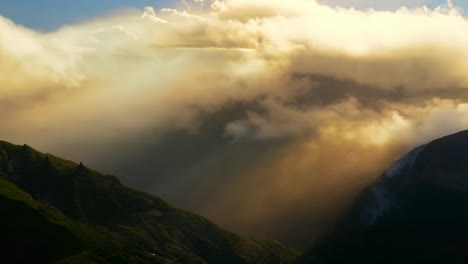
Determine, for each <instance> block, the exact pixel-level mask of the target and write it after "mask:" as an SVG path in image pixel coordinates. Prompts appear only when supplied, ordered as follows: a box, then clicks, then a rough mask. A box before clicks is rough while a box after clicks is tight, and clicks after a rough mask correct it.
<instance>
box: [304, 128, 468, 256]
mask: <svg viewBox="0 0 468 264" xmlns="http://www.w3.org/2000/svg"><path fill="white" fill-rule="evenodd" d="M297 263H468V131H463V132H460V133H457V134H454V135H450V136H447V137H443V138H441V139H437V140H435V141H433V142H431V143H429V144H427V145H424V146H421V147H418V148H416V149H414V150H413V151H411V152H409V153H408V154H407V155H406V156H404V157H403V158H402V159H400V160H398V161H397V162H395V164H394V165H393V166H392V167H391V168H390V169H389V170H388V171H387V172H385V173H384V174H383V175H382V176H381V177H380V178H379V179H378V180H377V181H376V182H375V183H374V184H373V185H372V186H370V187H369V188H367V189H366V190H365V191H364V192H363V193H361V195H359V196H358V198H357V199H356V201H355V202H354V206H352V208H351V210H350V211H349V212H348V213H347V214H345V216H344V217H343V218H342V220H341V221H339V223H338V224H337V225H336V227H335V229H334V230H333V232H331V234H330V235H329V236H327V237H325V238H324V239H323V240H321V241H320V242H319V243H318V244H317V245H316V246H315V247H314V248H312V249H311V250H309V251H308V252H306V253H305V254H303V255H302V256H301V257H300V258H299V259H298V260H297Z"/></svg>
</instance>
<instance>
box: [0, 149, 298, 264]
mask: <svg viewBox="0 0 468 264" xmlns="http://www.w3.org/2000/svg"><path fill="white" fill-rule="evenodd" d="M0 206H1V207H0V208H2V210H3V211H4V213H3V214H2V217H1V218H0V224H1V232H2V236H1V237H0V256H2V262H3V261H6V262H3V263H31V262H34V263H54V262H57V263H289V262H291V261H292V259H294V257H295V255H296V253H295V251H294V250H293V249H290V248H288V247H285V246H283V245H281V244H279V243H278V242H275V241H255V240H250V239H246V238H241V237H239V236H237V235H235V234H232V233H230V232H228V231H226V230H223V229H222V228H220V227H218V226H216V225H214V224H212V223H210V222H209V221H207V220H206V219H204V218H202V217H200V216H197V215H195V214H192V213H189V212H186V211H183V210H179V209H177V208H174V207H172V206H171V205H169V204H167V203H166V202H164V201H163V200H161V199H159V198H156V197H154V196H151V195H148V194H146V193H143V192H138V191H135V190H132V189H129V188H126V187H124V186H122V185H121V184H120V182H119V181H118V180H117V178H115V177H114V176H107V175H101V174H99V173H98V172H95V171H93V170H91V169H89V168H87V167H85V166H84V165H83V164H75V163H73V162H70V161H66V160H62V159H59V158H56V157H54V156H52V155H49V154H42V153H39V152H37V151H35V150H33V149H32V148H30V147H28V146H26V145H24V146H15V145H12V144H9V143H6V142H0Z"/></svg>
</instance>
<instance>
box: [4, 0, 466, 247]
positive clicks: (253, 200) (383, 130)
mask: <svg viewBox="0 0 468 264" xmlns="http://www.w3.org/2000/svg"><path fill="white" fill-rule="evenodd" d="M197 4H200V3H197ZM204 4H206V6H207V5H208V4H207V3H206V2H204ZM467 30H468V22H467V21H466V19H465V18H464V17H463V16H462V15H461V14H460V12H459V11H458V10H457V9H455V8H452V7H449V6H445V7H439V8H436V9H433V10H432V9H428V8H415V9H407V8H401V9H398V10H396V11H392V12H390V11H374V10H365V11H358V10H353V9H345V8H332V7H330V6H327V5H322V4H319V3H317V2H314V1H306V0H292V1H289V2H288V3H285V2H284V1H271V0H269V1H266V0H255V1H252V0H249V1H246V0H230V1H214V2H212V5H211V8H210V9H209V10H203V9H202V8H199V9H196V10H195V9H192V11H190V10H185V11H183V10H176V9H162V10H154V9H153V8H151V7H147V8H145V9H144V10H141V11H138V12H137V11H129V12H126V13H123V14H115V15H112V16H108V17H103V18H99V19H95V20H92V21H88V22H83V23H80V24H76V25H70V26H66V27H64V28H61V29H59V30H58V31H56V32H51V33H39V32H35V31H33V30H30V29H27V28H24V27H21V26H19V25H16V24H15V23H14V22H12V21H10V20H8V19H7V18H0V71H1V72H2V74H1V75H0V83H1V85H0V114H1V116H2V123H1V124H0V137H1V138H2V139H5V140H10V141H13V142H16V143H28V144H30V145H34V146H37V147H38V148H39V149H41V150H45V151H49V152H53V153H56V154H58V155H63V156H65V157H68V158H71V159H74V160H79V161H84V162H86V163H87V164H88V165H90V166H93V167H96V168H97V169H101V170H104V171H107V172H110V173H116V174H117V175H119V177H120V178H121V179H123V181H124V182H125V183H128V184H130V185H131V186H134V187H137V188H140V189H143V190H146V191H151V192H153V193H155V194H158V195H161V196H162V197H163V198H166V199H168V200H169V201H170V202H174V203H176V205H178V206H181V207H184V208H187V209H191V210H195V211H196V212H199V213H202V214H203V215H206V216H208V217H209V218H210V219H213V220H215V221H216V222H218V223H220V224H222V225H224V226H227V227H229V228H231V229H233V230H236V231H239V232H242V233H248V234H255V235H259V236H272V237H274V238H281V239H284V240H288V241H292V242H295V243H306V242H309V241H308V240H310V239H312V238H313V237H314V236H315V235H317V234H318V232H319V231H320V230H323V229H322V228H323V225H325V224H326V223H328V222H330V219H332V218H333V215H334V214H336V213H337V212H338V211H339V210H338V208H340V207H341V206H343V205H344V204H346V203H347V202H348V201H349V199H350V197H352V195H353V194H354V193H355V192H356V190H359V188H362V186H363V185H364V184H366V183H368V182H370V181H372V180H373V179H374V178H375V177H377V176H378V175H379V174H380V173H381V172H382V171H383V170H384V169H385V167H386V166H388V165H389V164H390V163H391V161H392V160H393V159H395V158H396V157H397V156H398V155H400V154H402V153H403V152H405V151H406V150H408V149H409V148H411V147H413V146H416V145H417V144H421V143H423V142H425V141H427V140H430V139H432V138H434V137H437V136H441V135H444V134H446V133H450V132H455V131H457V130H460V129H463V128H467V127H468V121H467V119H466V116H467V114H468V112H467V107H466V104H467V103H468V93H467V87H468V77H467V76H468V61H467V55H468V54H467V51H466V48H465V47H466V46H467V45H468V35H466V34H463V33H462V32H465V31H467ZM231 212H237V214H236V215H234V216H233V215H232V213H231ZM265 219H268V221H266V222H265ZM285 222H288V223H294V226H296V228H297V232H287V231H286V230H283V229H282V227H283V226H284V223H285ZM306 231H307V232H306ZM291 233H295V234H297V233H301V234H303V235H304V237H302V238H298V239H294V238H291V237H290V236H289V235H288V234H291Z"/></svg>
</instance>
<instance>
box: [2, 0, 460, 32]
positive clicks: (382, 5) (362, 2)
mask: <svg viewBox="0 0 468 264" xmlns="http://www.w3.org/2000/svg"><path fill="white" fill-rule="evenodd" d="M285 1H287V0H285ZM178 2H179V1H176V0H34V1H32V0H1V1H0V15H2V16H4V17H7V18H10V19H12V20H13V21H15V22H16V23H18V24H22V25H25V26H27V27H30V28H34V29H37V30H42V31H49V30H53V29H55V28H58V27H60V26H61V25H64V24H69V23H73V22H77V21H81V20H85V19H87V18H92V17H96V16H99V15H101V14H106V13H109V12H111V11H112V10H115V9H121V8H126V7H136V8H142V7H144V6H153V7H156V8H161V7H168V6H175V5H177V3H178ZM322 2H326V3H329V4H331V5H341V6H347V7H350V6H353V7H356V8H369V7H372V8H375V9H380V10H382V9H395V8H397V7H399V6H401V5H406V6H409V7H414V6H419V5H421V4H426V5H428V6H430V7H434V6H437V5H440V4H443V3H445V2H446V1H444V0H391V1H390V0H322ZM453 2H454V3H455V5H457V6H459V7H462V8H463V9H464V10H468V0H454V1H453Z"/></svg>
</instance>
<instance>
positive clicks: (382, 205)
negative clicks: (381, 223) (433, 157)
mask: <svg viewBox="0 0 468 264" xmlns="http://www.w3.org/2000/svg"><path fill="white" fill-rule="evenodd" d="M425 146H426V145H422V146H419V147H417V148H415V149H413V150H411V151H410V152H408V153H406V154H405V155H404V156H403V157H401V158H400V159H398V160H397V161H395V162H394V163H393V165H392V166H391V167H390V168H389V169H388V170H387V171H386V172H385V173H384V174H383V176H382V177H381V178H380V179H379V180H378V181H377V182H376V183H375V184H374V185H373V186H372V187H370V190H369V191H370V193H371V197H372V198H371V199H372V201H371V205H370V206H367V207H365V208H364V209H363V214H362V216H363V218H364V223H365V224H366V225H373V224H374V223H375V222H376V221H377V220H378V219H379V218H381V217H384V216H385V215H386V214H387V213H388V212H390V211H391V209H393V208H395V207H396V206H397V204H396V202H395V199H394V193H395V191H394V190H392V188H391V184H390V182H392V181H396V180H400V179H402V178H403V177H404V176H405V175H406V174H407V173H408V171H409V170H410V169H411V168H412V167H413V164H414V162H415V161H416V159H417V157H418V156H419V154H420V153H421V151H422V150H423V149H424V148H425Z"/></svg>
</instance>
